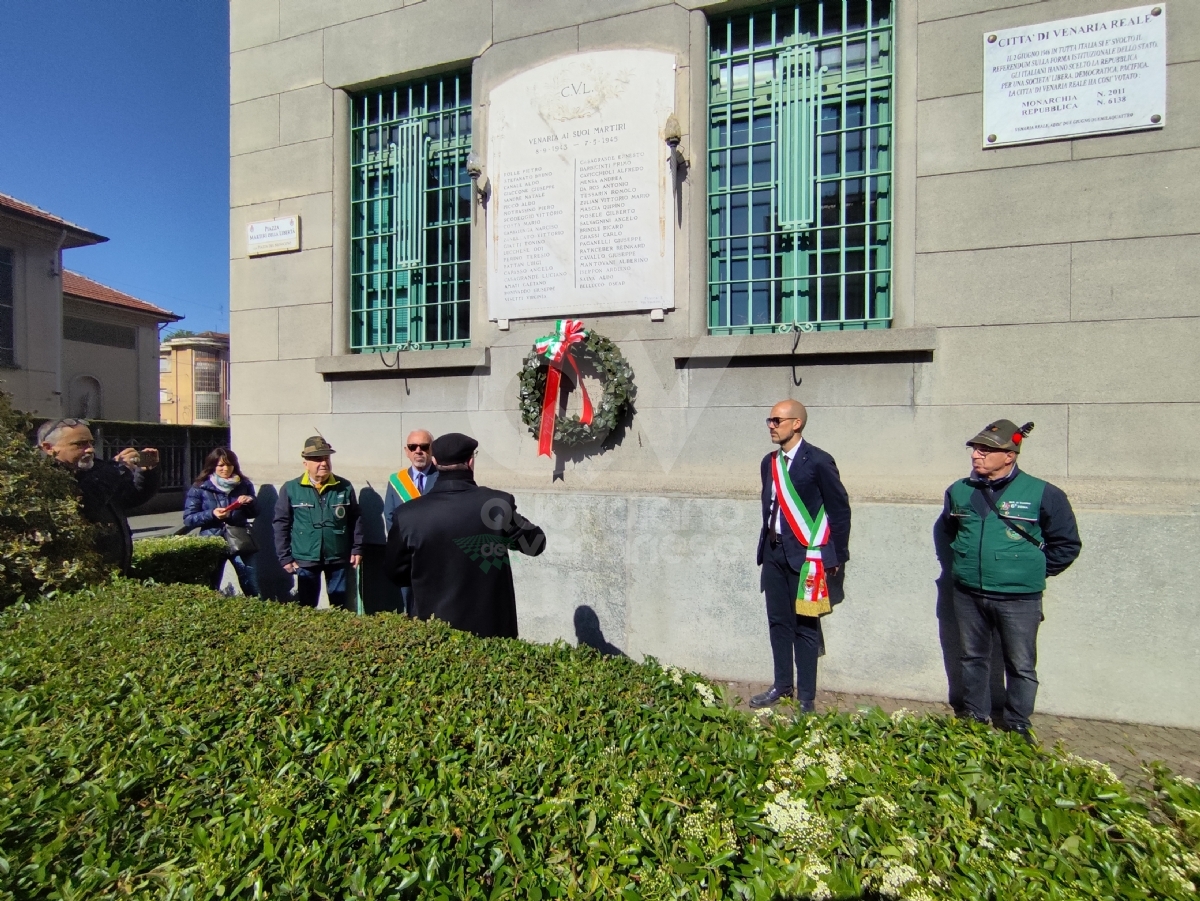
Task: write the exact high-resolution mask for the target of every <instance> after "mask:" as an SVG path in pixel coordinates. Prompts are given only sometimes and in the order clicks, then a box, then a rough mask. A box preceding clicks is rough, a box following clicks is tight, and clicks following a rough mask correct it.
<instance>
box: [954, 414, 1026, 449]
mask: <svg viewBox="0 0 1200 901" xmlns="http://www.w3.org/2000/svg"><path fill="white" fill-rule="evenodd" d="M1032 431H1033V423H1032V422H1027V423H1025V425H1023V426H1018V425H1017V424H1016V423H1015V422H1013V421H1012V420H1011V419H997V420H996V421H995V422H992V423H989V424H988V425H986V426H984V429H983V431H982V432H980V433H979V434H978V435H976V436H975V437H974V438H972V439H971V440H970V441H968V442H967V447H971V446H973V445H976V444H977V445H979V446H980V447H990V448H994V449H995V450H1004V451H1012V452H1013V453H1015V454H1019V453H1020V452H1021V442H1022V441H1024V440H1025V436H1026V435H1028V434H1029V433H1030V432H1032Z"/></svg>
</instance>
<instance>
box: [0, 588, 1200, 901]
mask: <svg viewBox="0 0 1200 901" xmlns="http://www.w3.org/2000/svg"><path fill="white" fill-rule="evenodd" d="M0 673H2V674H3V678H0V736H3V737H2V738H0V789H2V790H0V853H2V856H3V860H2V861H0V896H2V897H4V898H6V899H17V898H19V899H39V898H47V899H48V898H61V899H72V898H113V899H115V898H127V897H135V898H144V899H149V898H155V899H158V898H180V899H182V898H216V897H225V898H231V897H238V898H251V897H270V898H339V899H341V898H359V897H361V898H417V897H420V898H431V899H433V898H439V899H441V898H444V899H458V898H521V899H525V898H533V899H539V898H567V897H575V898H584V897H594V898H621V899H630V901H634V899H667V898H694V899H716V898H745V899H769V898H778V897H811V898H824V897H888V898H893V897H899V898H908V899H920V898H933V897H937V898H963V899H966V898H970V899H979V898H993V899H1005V901H1009V899H1026V898H1082V897H1088V898H1114V899H1116V898H1121V899H1125V898H1190V897H1192V894H1191V890H1192V882H1190V881H1189V880H1194V879H1196V878H1200V862H1197V861H1196V859H1195V857H1194V856H1190V853H1189V852H1188V850H1187V848H1186V846H1185V844H1184V842H1185V837H1184V836H1183V835H1182V833H1180V832H1179V830H1178V829H1176V828H1175V827H1174V826H1173V825H1172V824H1171V823H1168V822H1166V821H1165V820H1164V821H1163V822H1162V823H1161V824H1156V823H1155V822H1152V821H1151V819H1149V818H1148V816H1147V814H1148V813H1149V812H1148V811H1147V810H1146V808H1144V807H1142V806H1139V805H1138V804H1137V803H1135V802H1134V801H1133V800H1131V799H1130V797H1129V796H1128V794H1127V793H1126V792H1125V790H1124V789H1123V788H1122V787H1121V785H1120V784H1119V783H1117V782H1116V780H1115V779H1113V778H1112V777H1111V774H1110V773H1108V772H1107V771H1106V770H1105V768H1104V767H1102V766H1101V765H1099V764H1095V763H1094V762H1090V761H1082V760H1078V759H1075V758H1071V757H1069V756H1065V755H1062V754H1057V753H1050V754H1047V753H1041V752H1038V751H1036V750H1034V749H1031V748H1029V747H1028V746H1026V745H1025V744H1024V743H1023V742H1021V741H1020V740H1018V739H1014V738H1012V737H1011V736H1007V735H1002V734H996V733H992V732H990V731H987V730H986V729H984V728H982V727H976V726H970V725H965V724H962V723H958V722H955V721H952V720H944V719H938V718H919V717H914V716H907V715H903V714H899V715H894V716H892V717H887V716H885V715H883V714H882V713H879V712H875V713H867V714H862V715H856V716H826V717H820V718H816V717H813V718H806V719H801V720H799V721H793V720H792V719H791V718H788V717H781V716H780V717H769V718H766V719H758V718H751V717H747V716H746V715H744V714H742V713H739V712H738V711H736V710H731V709H729V708H727V707H725V706H723V705H721V704H720V702H719V698H717V697H716V696H715V694H714V689H713V687H712V686H710V685H709V684H708V683H706V682H704V681H702V680H699V679H697V678H696V677H694V676H692V675H690V674H687V673H683V672H680V671H678V670H674V669H670V668H667V669H663V668H660V667H658V666H657V665H655V664H653V663H645V664H636V663H633V662H632V661H629V660H626V659H620V658H618V659H605V658H602V657H600V656H599V655H597V654H596V653H595V652H593V651H590V650H588V649H586V648H581V649H575V648H569V647H566V646H563V645H555V646H541V645H532V644H526V643H523V642H520V641H508V640H502V639H488V640H482V639H478V638H475V637H473V636H471V635H468V634H466V633H462V632H455V631H452V630H450V629H449V628H447V627H445V626H442V625H439V624H436V623H432V624H431V623H422V622H418V621H414V620H410V619H406V618H404V617H397V616H391V615H383V616H378V617H371V618H356V617H354V616H351V615H349V614H344V613H341V612H324V611H315V610H308V609H303V608H299V607H295V606H290V605H280V604H273V603H268V602H263V601H258V600H254V599H241V598H233V599H227V598H222V597H220V596H219V595H216V594H215V593H213V592H210V591H207V590H203V589H199V588H194V587H188V586H174V587H161V586H153V585H143V584H135V583H130V582H115V583H112V584H110V585H108V586H105V587H104V588H102V589H99V590H96V591H95V592H94V593H91V592H84V593H80V594H77V595H75V596H64V597H59V598H55V599H53V600H51V601H49V602H46V603H43V604H40V605H37V606H35V607H33V608H24V607H14V608H12V609H11V610H10V611H9V612H8V613H6V614H4V615H3V616H0ZM1156 816H1158V815H1157V814H1156Z"/></svg>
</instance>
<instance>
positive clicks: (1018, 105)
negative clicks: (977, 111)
mask: <svg viewBox="0 0 1200 901" xmlns="http://www.w3.org/2000/svg"><path fill="white" fill-rule="evenodd" d="M1166 107H1167V7H1166V4H1165V3H1156V4H1152V5H1150V6H1138V7H1134V8H1132V9H1118V10H1114V11H1112V12H1106V13H1096V14H1094V15H1090V16H1079V17H1077V18H1074V19H1060V20H1059V21H1057V22H1044V23H1042V24H1040V25H1024V26H1021V27H1019V28H1005V29H1002V30H1000V31H988V32H985V33H984V35H983V146H984V147H985V148H988V147H1003V146H1005V145H1008V144H1028V143H1032V142H1034V141H1051V140H1058V139H1062V138H1077V137H1084V136H1087V135H1099V134H1110V133H1113V132H1124V131H1140V130H1143V129H1154V128H1162V127H1163V125H1164V124H1165V123H1166V120H1167V109H1166Z"/></svg>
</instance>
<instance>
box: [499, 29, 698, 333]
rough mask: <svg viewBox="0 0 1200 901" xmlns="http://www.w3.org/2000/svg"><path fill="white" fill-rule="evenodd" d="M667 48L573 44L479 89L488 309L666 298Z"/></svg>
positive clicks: (583, 310)
mask: <svg viewBox="0 0 1200 901" xmlns="http://www.w3.org/2000/svg"><path fill="white" fill-rule="evenodd" d="M674 98H675V57H674V55H673V54H670V53H662V52H659V51H652V50H605V51H597V52H592V53H580V54H575V55H572V56H568V57H564V58H561V59H557V60H554V61H552V62H549V63H545V64H543V65H540V66H538V67H536V68H534V69H530V70H527V71H525V72H522V73H521V74H519V75H516V76H514V77H513V78H510V79H509V80H508V81H505V82H504V83H503V84H500V85H498V86H497V87H495V88H494V89H493V90H492V92H491V95H490V97H489V98H488V117H487V167H488V170H487V171H488V177H489V179H490V181H491V188H492V196H491V199H490V201H489V203H488V211H487V216H488V221H487V229H488V232H487V233H488V243H487V271H488V316H489V318H491V319H532V318H538V317H552V316H567V315H571V316H584V315H588V314H591V313H605V312H620V311H634V310H650V309H669V308H672V307H673V306H674V269H675V266H674V243H673V241H674V229H675V221H674V213H675V202H674V195H673V190H672V171H671V166H670V153H669V150H668V148H667V145H666V144H665V143H664V141H663V129H664V126H665V124H666V120H667V117H668V116H669V115H670V114H671V113H672V112H673V110H674V106H675V102H674Z"/></svg>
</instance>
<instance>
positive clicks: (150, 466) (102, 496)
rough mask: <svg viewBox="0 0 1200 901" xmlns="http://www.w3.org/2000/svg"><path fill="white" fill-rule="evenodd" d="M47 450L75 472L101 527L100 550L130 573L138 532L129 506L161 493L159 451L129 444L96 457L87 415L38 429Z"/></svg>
mask: <svg viewBox="0 0 1200 901" xmlns="http://www.w3.org/2000/svg"><path fill="white" fill-rule="evenodd" d="M37 444H38V447H39V448H41V451H42V453H44V454H45V455H46V456H48V457H50V458H52V459H53V460H54V461H55V462H56V463H58V464H59V465H60V466H62V467H64V468H66V469H69V470H70V471H71V472H72V473H73V474H74V476H75V482H76V484H77V485H78V486H79V492H80V495H81V499H80V500H81V503H80V508H81V512H82V513H83V516H84V518H85V519H86V520H88V521H89V522H92V523H95V525H96V553H98V554H99V555H100V557H101V559H103V560H104V562H105V563H109V564H111V565H113V566H116V567H118V568H119V569H120V570H121V572H122V573H125V574H128V573H129V567H130V564H131V563H132V561H133V533H132V532H131V531H130V529H129V517H128V516H127V515H126V511H127V510H132V509H133V508H134V507H140V506H141V505H142V504H144V503H146V502H147V501H148V500H150V498H152V497H154V495H155V494H156V493H157V492H158V478H159V473H158V451H157V450H156V449H154V448H152V447H146V448H142V450H140V451H138V450H135V449H134V448H132V447H127V448H125V449H124V450H123V451H121V452H120V453H119V454H117V455H116V456H115V457H113V459H111V460H98V459H96V441H95V439H94V438H93V437H92V430H91V427H90V426H89V425H88V423H87V420H84V419H53V420H51V421H49V422H46V423H43V424H42V426H41V428H39V429H38V432H37Z"/></svg>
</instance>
